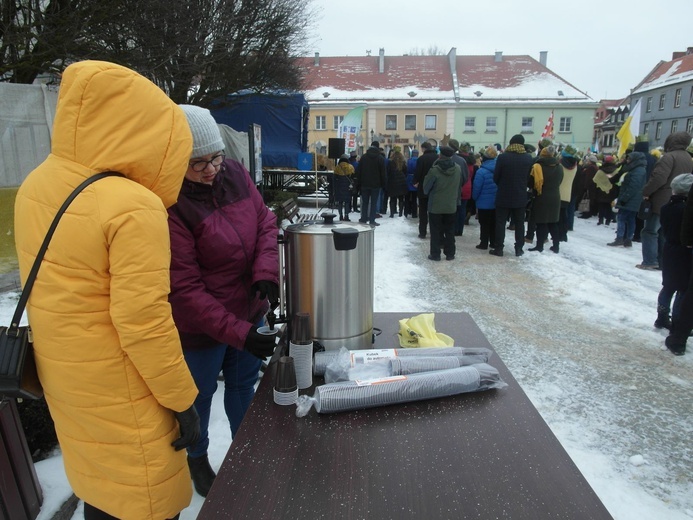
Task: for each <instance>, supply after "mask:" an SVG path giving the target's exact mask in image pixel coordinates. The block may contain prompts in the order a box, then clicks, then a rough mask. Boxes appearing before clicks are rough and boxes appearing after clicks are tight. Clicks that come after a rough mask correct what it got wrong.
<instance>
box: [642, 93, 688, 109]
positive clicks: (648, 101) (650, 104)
mask: <svg viewBox="0 0 693 520" xmlns="http://www.w3.org/2000/svg"><path fill="white" fill-rule="evenodd" d="M691 96H692V97H691V99H693V94H691ZM645 111H646V112H652V98H651V97H648V98H647V108H646V109H645Z"/></svg>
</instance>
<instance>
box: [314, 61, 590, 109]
mask: <svg viewBox="0 0 693 520" xmlns="http://www.w3.org/2000/svg"><path fill="white" fill-rule="evenodd" d="M451 61H453V62H454V69H453V67H451ZM316 62H317V64H316ZM300 65H301V67H303V69H304V71H305V85H306V87H305V88H306V90H305V95H306V99H307V100H308V101H309V102H310V103H320V104H337V103H344V102H349V103H353V102H355V101H364V102H405V101H406V102H407V103H411V102H422V101H423V102H426V103H432V102H433V103H436V102H439V103H454V102H456V101H461V102H465V103H466V102H485V103H488V102H491V103H493V102H502V103H506V104H507V103H508V102H521V103H528V102H529V103H532V102H546V101H551V102H560V101H569V102H588V103H594V100H592V99H591V98H590V97H589V96H588V95H587V94H585V93H584V92H582V91H581V90H579V89H578V88H576V87H574V86H573V85H571V84H570V83H568V82H567V81H566V80H564V79H563V78H561V77H560V76H558V75H557V74H555V73H554V72H552V71H551V70H549V69H548V68H547V67H545V66H544V65H542V64H541V63H540V62H538V61H537V60H535V59H534V58H532V57H530V56H499V55H496V56H455V55H454V54H452V55H447V56H361V57H350V56H343V57H331V56H328V57H324V56H319V57H315V58H301V59H300ZM381 71H382V72H381Z"/></svg>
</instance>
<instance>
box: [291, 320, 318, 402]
mask: <svg viewBox="0 0 693 520" xmlns="http://www.w3.org/2000/svg"><path fill="white" fill-rule="evenodd" d="M292 325H293V326H292V331H291V339H290V341H289V356H291V357H292V358H294V366H295V368H296V383H297V384H298V388H299V390H303V389H305V388H310V387H311V386H312V385H313V340H312V338H311V335H310V314H308V313H307V312H297V313H296V315H295V316H294V319H293V323H292Z"/></svg>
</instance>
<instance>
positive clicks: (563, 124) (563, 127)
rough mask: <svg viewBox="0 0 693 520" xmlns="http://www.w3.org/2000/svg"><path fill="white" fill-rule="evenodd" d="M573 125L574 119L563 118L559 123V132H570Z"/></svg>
mask: <svg viewBox="0 0 693 520" xmlns="http://www.w3.org/2000/svg"><path fill="white" fill-rule="evenodd" d="M572 123H573V118H572V117H562V118H561V119H560V121H559V123H558V131H559V132H570V127H571V125H572Z"/></svg>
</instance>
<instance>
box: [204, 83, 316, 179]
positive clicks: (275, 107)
mask: <svg viewBox="0 0 693 520" xmlns="http://www.w3.org/2000/svg"><path fill="white" fill-rule="evenodd" d="M210 110H211V112H212V115H213V116H214V119H216V121H217V123H220V124H224V125H228V126H230V127H231V128H233V129H234V130H237V131H239V132H248V128H249V127H250V125H252V124H258V125H260V126H261V127H262V166H263V167H270V168H298V166H299V165H298V157H299V153H301V152H305V151H306V150H307V147H308V117H309V115H308V114H309V109H308V102H307V101H306V98H305V96H304V95H303V94H300V93H294V92H292V93H286V94H284V93H271V94H256V93H237V94H229V95H228V96H226V99H225V100H224V101H221V100H220V101H217V102H215V103H214V104H213V105H212V106H211V107H210Z"/></svg>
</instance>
